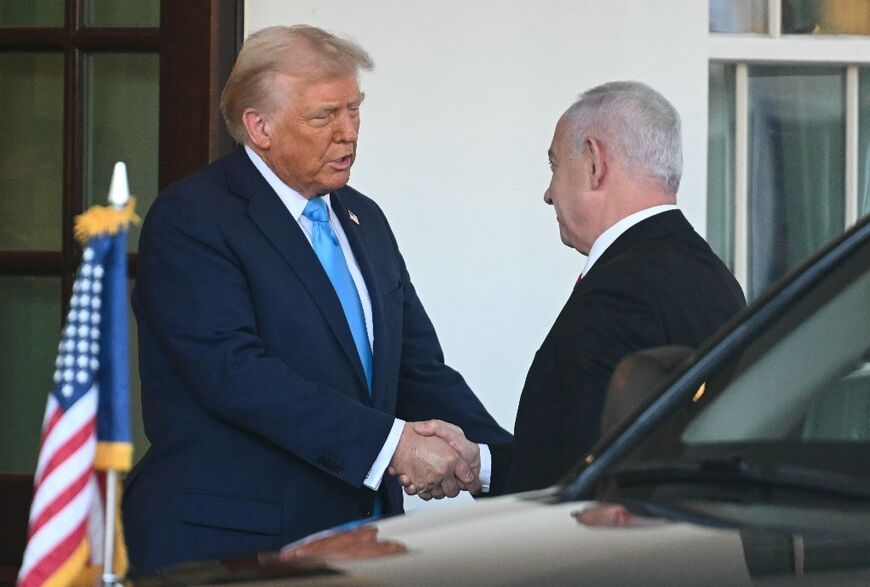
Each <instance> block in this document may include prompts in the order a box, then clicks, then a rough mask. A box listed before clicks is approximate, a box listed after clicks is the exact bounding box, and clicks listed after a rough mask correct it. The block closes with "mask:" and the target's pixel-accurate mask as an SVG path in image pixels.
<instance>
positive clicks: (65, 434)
mask: <svg viewBox="0 0 870 587" xmlns="http://www.w3.org/2000/svg"><path fill="white" fill-rule="evenodd" d="M124 176H125V177H124V178H123V179H124V184H125V186H126V172H125V173H124ZM114 180H115V178H114V177H113V184H114ZM125 189H126V188H125ZM134 208H135V201H134V200H133V199H132V198H130V200H129V202H128V203H127V205H126V206H125V207H124V208H122V209H117V208H104V207H102V206H94V207H93V208H91V209H90V210H88V211H87V212H86V213H85V214H83V215H81V216H79V217H78V218H77V219H76V237H77V238H78V239H79V240H80V241H81V242H82V243H83V244H84V247H85V249H84V253H83V255H82V262H81V265H80V266H79V269H78V272H77V274H76V279H75V283H74V285H73V293H72V298H71V299H70V309H69V314H68V315H67V319H66V324H65V326H64V329H63V334H62V337H61V341H60V345H59V347H58V356H57V362H56V370H55V372H54V385H53V386H52V389H51V393H49V395H48V405H47V407H46V410H45V417H44V419H43V423H42V441H41V444H40V449H39V460H38V463H37V466H36V474H35V476H34V495H33V502H32V504H31V507H30V521H29V528H28V540H27V550H26V551H25V553H24V562H23V564H22V566H21V570H20V572H19V575H18V584H19V585H20V586H22V587H33V586H38V585H46V586H66V585H79V584H88V585H93V584H94V579H95V578H96V577H98V576H99V574H100V573H101V572H102V564H103V560H102V558H103V543H104V531H105V529H104V523H105V516H106V508H107V507H111V508H114V510H115V511H117V510H118V503H119V501H120V500H116V503H114V504H106V497H105V496H106V486H105V471H106V470H108V469H114V470H117V471H128V470H129V469H130V466H131V462H132V455H133V445H132V442H131V438H130V416H129V381H130V378H129V357H128V342H127V245H126V243H127V229H128V227H129V224H130V222H135V221H138V218H137V217H136V214H135V212H134ZM119 495H120V493H119ZM115 519H116V520H118V523H117V524H116V531H115V532H114V534H115V537H116V542H115V544H116V547H115V550H114V552H115V557H114V559H115V560H114V562H113V566H114V570H115V573H116V574H118V575H123V573H124V572H125V571H126V550H125V549H124V547H123V535H122V533H121V532H120V522H119V520H120V518H119V517H118V516H116V517H115Z"/></svg>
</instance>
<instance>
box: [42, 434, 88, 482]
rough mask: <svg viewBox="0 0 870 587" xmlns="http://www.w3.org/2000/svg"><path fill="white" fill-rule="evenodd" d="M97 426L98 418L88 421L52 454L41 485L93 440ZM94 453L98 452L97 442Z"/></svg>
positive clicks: (66, 465)
mask: <svg viewBox="0 0 870 587" xmlns="http://www.w3.org/2000/svg"><path fill="white" fill-rule="evenodd" d="M96 427H97V419H96V418H91V420H90V421H88V422H86V423H85V425H84V426H82V427H81V428H80V429H79V430H78V431H76V432H74V433H73V434H72V436H70V437H69V440H67V441H66V442H65V443H64V444H63V445H61V446H60V447H59V448H58V450H57V451H56V452H55V453H54V454H53V455H52V456H51V459H49V461H48V463H46V465H45V469H44V470H43V471H42V475H43V481H41V482H40V485H44V484H45V482H46V481H48V480H49V479H50V478H51V477H52V476H53V475H54V474H55V473H56V471H57V469H60V468H62V467H68V465H69V461H68V460H67V459H69V458H70V457H72V455H74V454H75V453H77V452H78V451H79V450H81V448H82V447H83V446H85V445H86V444H87V443H88V441H93V436H94V432H95V430H96ZM94 454H96V444H94ZM91 458H93V457H91ZM84 468H88V466H87V465H85V467H83V469H84Z"/></svg>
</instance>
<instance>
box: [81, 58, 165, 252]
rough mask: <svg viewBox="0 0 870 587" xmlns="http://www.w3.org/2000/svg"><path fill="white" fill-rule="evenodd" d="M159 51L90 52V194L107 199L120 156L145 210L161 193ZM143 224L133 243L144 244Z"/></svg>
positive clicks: (97, 200)
mask: <svg viewBox="0 0 870 587" xmlns="http://www.w3.org/2000/svg"><path fill="white" fill-rule="evenodd" d="M159 70H160V66H159V56H158V55H156V54H143V53H98V54H92V55H89V56H88V58H87V69H86V71H87V83H86V89H87V96H86V102H87V115H86V119H85V120H86V141H87V148H86V150H85V200H86V203H87V205H88V206H90V205H91V204H101V205H106V196H107V195H108V192H109V181H110V180H111V178H112V168H113V167H114V165H115V162H116V161H123V162H124V163H126V164H127V177H128V178H129V181H130V192H131V193H132V194H133V195H134V196H136V200H137V206H136V211H137V212H138V213H139V216H141V217H143V218H144V216H145V212H146V210H147V209H148V207H149V206H150V205H151V203H152V202H153V201H154V198H155V197H156V196H157V124H158V117H157V113H158V84H159V73H160V71H159ZM138 244H139V227H138V226H133V227H131V229H130V237H129V240H128V244H127V247H128V249H129V250H131V251H136V250H138Z"/></svg>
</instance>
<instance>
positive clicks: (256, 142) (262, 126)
mask: <svg viewBox="0 0 870 587" xmlns="http://www.w3.org/2000/svg"><path fill="white" fill-rule="evenodd" d="M242 123H243V124H244V125H245V130H247V131H248V141H250V143H251V144H252V145H253V146H255V147H259V148H260V149H263V150H266V149H268V148H269V147H270V146H271V145H272V129H271V127H270V125H269V121H268V120H266V117H265V116H263V115H262V114H261V113H260V112H258V111H257V110H254V109H253V108H247V109H245V111H244V112H242Z"/></svg>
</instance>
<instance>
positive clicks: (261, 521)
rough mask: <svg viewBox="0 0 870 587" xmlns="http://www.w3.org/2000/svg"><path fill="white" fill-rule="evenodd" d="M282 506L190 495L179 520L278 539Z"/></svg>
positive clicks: (232, 498)
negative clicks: (273, 536) (276, 537)
mask: <svg viewBox="0 0 870 587" xmlns="http://www.w3.org/2000/svg"><path fill="white" fill-rule="evenodd" d="M281 514H282V512H281V505H280V504H279V503H278V502H274V501H264V500H258V499H250V498H244V497H230V496H226V495H215V494H210V493H197V492H187V493H185V494H184V497H183V498H182V504H181V515H180V516H179V519H180V520H181V521H182V522H187V523H188V524H194V525H197V526H207V527H210V528H224V529H227V530H239V531H242V532H252V533H255V534H269V535H274V534H277V533H278V532H280V531H281Z"/></svg>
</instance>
